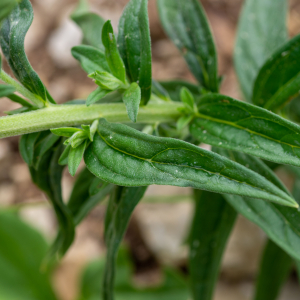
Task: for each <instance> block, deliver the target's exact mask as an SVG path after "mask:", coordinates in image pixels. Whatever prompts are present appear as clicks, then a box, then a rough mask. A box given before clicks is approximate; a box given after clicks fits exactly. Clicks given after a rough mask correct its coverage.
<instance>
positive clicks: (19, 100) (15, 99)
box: [6, 94, 36, 109]
mask: <svg viewBox="0 0 300 300" xmlns="http://www.w3.org/2000/svg"><path fill="white" fill-rule="evenodd" d="M6 97H7V98H9V99H10V100H11V101H13V102H16V103H19V104H21V105H22V106H24V108H31V109H36V107H34V106H33V105H32V104H31V103H29V102H27V101H26V100H25V99H23V98H21V97H19V96H17V95H15V94H9V95H7V96H6Z"/></svg>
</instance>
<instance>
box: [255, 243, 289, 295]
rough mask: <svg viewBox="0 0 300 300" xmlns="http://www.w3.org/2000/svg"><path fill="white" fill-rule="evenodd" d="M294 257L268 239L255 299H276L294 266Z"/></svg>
mask: <svg viewBox="0 0 300 300" xmlns="http://www.w3.org/2000/svg"><path fill="white" fill-rule="evenodd" d="M292 262H293V260H292V258H291V257H290V256H289V255H288V254H287V253H286V252H285V251H284V250H282V249H281V248H280V247H279V246H277V245H276V244H275V243H274V242H272V241H271V240H268V241H267V244H266V246H265V249H264V252H263V256H262V259H261V263H260V270H259V274H258V278H257V281H256V290H255V297H254V300H276V299H278V295H279V292H280V289H281V288H282V286H283V284H284V283H285V281H286V280H287V277H288V275H289V273H290V272H291V268H292Z"/></svg>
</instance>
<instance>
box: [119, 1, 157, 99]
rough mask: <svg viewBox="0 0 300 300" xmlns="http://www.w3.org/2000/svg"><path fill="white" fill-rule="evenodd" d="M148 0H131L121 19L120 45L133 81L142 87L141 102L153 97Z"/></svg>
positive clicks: (129, 75) (128, 72) (128, 73)
mask: <svg viewBox="0 0 300 300" xmlns="http://www.w3.org/2000/svg"><path fill="white" fill-rule="evenodd" d="M147 5H148V0H130V1H129V3H128V4H127V6H126V7H125V9H124V12H123V14H122V16H121V19H120V21H119V34H118V46H119V51H120V54H121V57H122V59H123V61H124V64H125V67H126V70H127V75H128V77H129V78H130V80H131V82H136V83H138V84H139V86H140V88H141V95H142V96H141V104H142V105H146V104H147V102H148V101H149V99H150V97H151V85H152V58H151V40H150V29H149V20H148V8H147Z"/></svg>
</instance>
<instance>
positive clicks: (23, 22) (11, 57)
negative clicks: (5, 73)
mask: <svg viewBox="0 0 300 300" xmlns="http://www.w3.org/2000/svg"><path fill="white" fill-rule="evenodd" d="M32 20H33V10H32V6H31V4H30V1H29V0H22V1H21V2H20V3H19V4H18V5H17V6H16V7H15V8H14V9H13V11H12V12H11V14H10V15H9V17H8V18H7V19H5V21H4V22H3V24H2V27H1V31H0V44H1V47H2V51H3V54H4V56H5V58H6V60H7V61H8V63H9V66H10V67H11V69H12V71H13V73H14V75H15V77H16V78H17V79H18V80H19V81H20V82H21V83H22V84H23V85H24V86H25V87H26V88H27V89H28V90H29V91H31V92H32V93H33V94H35V95H37V96H39V97H40V99H41V103H42V102H43V101H46V100H47V94H46V88H45V87H44V84H43V83H42V81H41V79H40V78H39V76H38V75H37V73H36V72H35V71H34V70H33V68H32V67H31V65H30V63H29V61H28V59H27V56H26V53H25V50H24V39H25V35H26V33H27V31H28V29H29V27H30V25H31V23H32ZM48 100H49V101H50V99H48ZM50 102H51V101H50Z"/></svg>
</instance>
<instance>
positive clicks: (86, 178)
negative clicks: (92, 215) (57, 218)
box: [68, 168, 114, 225]
mask: <svg viewBox="0 0 300 300" xmlns="http://www.w3.org/2000/svg"><path fill="white" fill-rule="evenodd" d="M95 180H97V185H96V186H95ZM91 187H93V189H92V192H93V193H91ZM113 187H114V186H113V185H112V184H109V183H107V182H104V181H102V180H100V179H98V178H96V177H95V176H94V175H93V174H92V173H91V172H90V171H89V170H88V169H86V168H84V169H83V170H82V171H81V172H80V174H79V176H78V178H77V179H76V181H75V184H74V187H73V190H72V193H71V196H70V199H69V201H68V208H69V209H70V211H71V212H72V215H73V218H74V223H75V224H76V225H78V224H79V223H80V222H81V221H82V220H83V219H84V218H85V217H86V216H87V215H88V213H89V212H90V211H91V210H92V209H93V208H94V207H95V206H96V205H97V204H99V203H100V202H101V201H103V200H104V199H105V198H106V197H107V195H108V194H109V193H110V192H111V191H112V189H113Z"/></svg>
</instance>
